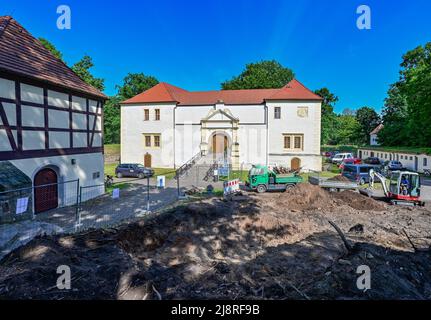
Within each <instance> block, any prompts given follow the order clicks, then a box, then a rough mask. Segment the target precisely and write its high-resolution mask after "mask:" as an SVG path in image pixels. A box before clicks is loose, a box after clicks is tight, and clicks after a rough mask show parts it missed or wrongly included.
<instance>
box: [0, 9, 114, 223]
mask: <svg viewBox="0 0 431 320" xmlns="http://www.w3.org/2000/svg"><path fill="white" fill-rule="evenodd" d="M105 100H106V96H105V95H104V94H103V93H101V92H100V91H99V90H97V89H96V88H94V87H92V86H90V85H88V84H87V83H85V82H84V81H83V80H82V79H81V78H80V77H78V76H77V75H76V74H75V73H74V72H73V71H72V70H71V69H70V68H69V67H67V66H66V65H65V64H64V63H63V62H62V61H61V60H59V59H57V58H56V57H55V56H54V55H53V54H51V52H50V51H48V50H47V49H45V47H44V46H43V45H42V44H41V43H40V42H39V41H38V40H37V39H35V38H34V37H33V36H32V35H31V34H30V33H29V32H28V31H27V30H25V29H24V28H23V27H22V26H21V25H20V24H19V23H18V22H17V21H15V20H14V19H13V18H12V17H8V16H6V17H0V169H1V165H2V163H3V164H5V165H7V166H10V164H11V165H13V166H15V167H16V168H17V169H18V170H20V171H21V172H22V173H23V174H24V175H26V176H27V177H28V178H29V180H30V181H31V183H32V184H33V186H34V187H35V190H36V191H35V192H34V194H32V197H33V198H32V199H30V205H29V209H30V211H34V212H36V213H39V212H42V211H46V210H49V209H53V208H56V207H58V206H62V205H68V201H69V202H70V199H67V197H69V198H70V197H71V195H72V194H74V195H75V199H74V200H73V201H76V193H77V191H76V187H75V190H65V189H64V188H65V185H64V184H63V185H62V184H61V183H64V182H66V181H69V180H79V182H80V184H81V186H86V185H95V184H102V185H103V182H104V181H103V180H104V166H103V134H102V117H103V116H102V113H103V112H102V105H103V103H104V101H105ZM2 184H3V183H2V181H0V192H7V191H9V190H2V189H8V188H3V187H2ZM47 184H50V185H51V187H47V188H44V187H40V185H47ZM4 185H8V182H7V181H5V182H4ZM30 187H31V185H30ZM36 187H37V188H36ZM63 187H64V188H63ZM61 188H63V189H61ZM102 192H103V190H102ZM96 195H97V194H95V195H94V196H96ZM0 200H1V199H0ZM7 201H8V200H4V201H3V200H1V201H0V202H1V206H0V222H1V219H2V217H3V216H4V215H5V214H10V215H12V216H14V217H16V215H15V213H14V212H12V211H11V210H9V209H10V208H11V207H12V204H13V203H12V202H11V204H8V203H6V202H7ZM4 208H6V209H7V210H6V209H4ZM6 211H7V212H6Z"/></svg>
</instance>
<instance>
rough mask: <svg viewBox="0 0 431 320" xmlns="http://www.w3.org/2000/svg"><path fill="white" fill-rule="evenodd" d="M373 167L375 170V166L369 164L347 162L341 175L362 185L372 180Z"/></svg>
mask: <svg viewBox="0 0 431 320" xmlns="http://www.w3.org/2000/svg"><path fill="white" fill-rule="evenodd" d="M371 169H374V170H375V167H374V166H372V165H368V164H346V165H345V166H344V168H343V171H342V173H341V175H342V176H343V177H346V178H347V179H349V180H350V181H355V182H357V183H359V184H361V185H362V184H365V183H368V182H369V181H370V170H371Z"/></svg>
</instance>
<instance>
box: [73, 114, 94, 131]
mask: <svg viewBox="0 0 431 320" xmlns="http://www.w3.org/2000/svg"><path fill="white" fill-rule="evenodd" d="M90 123H91V122H90ZM72 128H73V129H82V130H84V129H85V130H86V129H87V115H85V114H82V113H76V112H74V113H72ZM90 129H92V128H91V127H90Z"/></svg>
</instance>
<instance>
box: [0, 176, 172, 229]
mask: <svg viewBox="0 0 431 320" xmlns="http://www.w3.org/2000/svg"><path fill="white" fill-rule="evenodd" d="M177 199H178V192H177V190H176V188H172V187H170V188H169V187H166V188H164V189H161V188H158V187H156V184H155V183H154V179H152V180H150V179H133V180H127V182H124V181H122V182H119V183H114V184H112V185H110V186H109V187H107V186H105V184H99V185H91V186H80V184H79V180H73V181H66V182H60V183H55V184H48V185H42V186H33V187H28V188H21V189H16V190H9V191H5V192H0V204H1V205H0V226H2V227H7V225H16V224H17V223H20V222H21V223H24V224H26V225H29V226H31V224H33V225H35V228H36V227H39V226H40V225H42V226H43V227H48V225H49V233H50V234H53V233H74V232H79V231H83V230H87V229H92V228H94V229H97V228H106V227H113V226H116V225H119V224H121V223H124V222H130V221H134V220H136V219H139V218H141V217H143V216H145V215H147V214H148V213H149V212H151V211H154V210H157V209H160V208H162V207H164V206H166V205H169V204H172V203H173V202H175V201H176V200H177Z"/></svg>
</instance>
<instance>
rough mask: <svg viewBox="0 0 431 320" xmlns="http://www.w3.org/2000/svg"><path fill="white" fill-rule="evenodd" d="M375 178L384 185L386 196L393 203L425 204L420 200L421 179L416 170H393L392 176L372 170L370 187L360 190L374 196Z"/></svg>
mask: <svg viewBox="0 0 431 320" xmlns="http://www.w3.org/2000/svg"><path fill="white" fill-rule="evenodd" d="M374 178H377V179H378V180H380V182H381V183H382V186H383V192H384V194H385V198H386V199H387V200H388V201H390V202H391V203H392V204H406V205H415V206H416V205H419V206H424V205H425V203H424V202H423V201H420V195H421V180H420V176H419V174H418V173H416V172H410V171H392V172H391V175H390V177H384V176H383V175H382V174H381V173H379V172H375V171H373V170H371V171H370V181H372V183H370V188H368V189H359V192H360V193H362V194H364V195H366V196H368V197H373V182H374Z"/></svg>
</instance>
